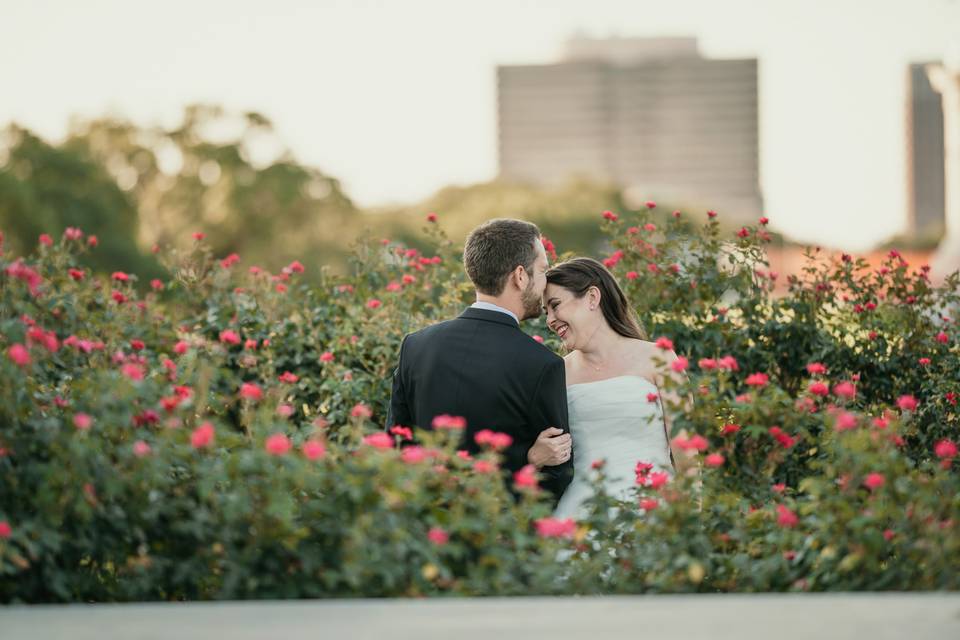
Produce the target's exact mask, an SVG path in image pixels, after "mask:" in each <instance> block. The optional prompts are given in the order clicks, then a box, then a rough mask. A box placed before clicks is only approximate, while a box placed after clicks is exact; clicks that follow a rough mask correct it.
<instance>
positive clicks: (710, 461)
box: [703, 453, 724, 467]
mask: <svg viewBox="0 0 960 640" xmlns="http://www.w3.org/2000/svg"><path fill="white" fill-rule="evenodd" d="M703 462H704V463H705V464H706V465H707V466H708V467H719V466H721V465H722V464H723V462H724V459H723V456H722V455H720V454H719V453H711V454H710V455H708V456H707V457H705V458H704V459H703Z"/></svg>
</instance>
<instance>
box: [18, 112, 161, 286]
mask: <svg viewBox="0 0 960 640" xmlns="http://www.w3.org/2000/svg"><path fill="white" fill-rule="evenodd" d="M137 225H138V220H137V208H136V204H135V202H134V200H133V199H132V198H131V197H130V196H129V195H127V194H125V193H124V192H123V191H122V190H121V189H120V188H118V187H117V184H116V182H115V181H114V179H113V178H112V177H111V176H110V175H109V174H108V173H107V172H106V171H105V170H104V169H103V167H102V166H101V165H99V164H98V163H97V162H96V161H95V160H94V159H93V158H91V157H90V156H89V154H86V153H84V152H83V150H82V149H76V148H68V147H54V146H51V145H49V144H47V143H46V142H44V141H43V140H41V139H40V138H38V137H37V136H35V135H33V134H32V133H31V132H29V131H27V130H26V129H23V128H20V127H18V126H16V125H10V126H8V127H7V128H6V129H4V130H3V131H2V133H0V229H2V230H3V231H4V233H5V234H6V235H7V238H8V241H9V244H10V245H11V248H12V249H13V251H14V252H16V253H25V252H28V251H30V250H32V249H33V247H34V246H36V243H37V238H38V237H39V235H40V234H41V233H47V234H50V235H52V236H53V237H54V238H57V239H58V238H59V236H60V234H62V233H63V230H64V229H66V228H67V227H79V228H80V229H82V230H83V231H84V232H86V233H87V234H93V235H96V236H97V238H98V240H99V241H100V246H99V249H98V250H97V251H96V252H93V253H92V254H90V255H87V256H85V257H84V260H85V261H86V263H87V264H88V265H90V266H91V267H93V268H95V269H99V270H108V269H124V270H129V271H136V272H139V273H140V274H141V275H142V276H152V275H156V274H157V273H159V265H158V264H157V263H156V261H155V260H153V258H152V256H147V255H144V254H143V253H141V251H140V250H139V249H138V248H137V244H136V234H137Z"/></svg>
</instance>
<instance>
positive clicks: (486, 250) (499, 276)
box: [463, 218, 540, 296]
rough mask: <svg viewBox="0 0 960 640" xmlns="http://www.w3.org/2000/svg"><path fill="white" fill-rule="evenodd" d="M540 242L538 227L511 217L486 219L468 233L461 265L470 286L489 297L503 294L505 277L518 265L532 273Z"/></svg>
mask: <svg viewBox="0 0 960 640" xmlns="http://www.w3.org/2000/svg"><path fill="white" fill-rule="evenodd" d="M539 239H540V229H538V228H537V225H535V224H533V223H531V222H525V221H523V220H514V219H512V218H495V219H493V220H488V221H487V222H484V223H483V224H482V225H480V226H479V227H477V228H476V229H474V230H473V231H471V232H470V235H469V236H467V243H466V244H465V245H464V247H463V266H464V267H465V268H466V270H467V276H468V277H469V278H470V281H471V282H473V286H474V287H476V289H477V291H479V292H480V293H483V294H486V295H489V296H498V295H500V294H501V293H503V288H504V286H505V285H506V283H507V276H508V275H509V274H510V272H512V271H513V270H514V269H516V268H517V266H523V268H524V269H526V270H527V271H529V272H532V271H533V263H534V262H536V260H537V249H536V245H535V242H536V241H537V240H539Z"/></svg>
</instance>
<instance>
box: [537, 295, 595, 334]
mask: <svg viewBox="0 0 960 640" xmlns="http://www.w3.org/2000/svg"><path fill="white" fill-rule="evenodd" d="M595 298H596V296H595V295H593V294H592V292H588V293H587V294H586V295H584V296H583V297H581V298H578V297H576V296H575V295H574V294H573V292H572V291H570V290H569V289H564V288H563V287H560V286H557V285H555V284H547V288H546V290H544V292H543V307H544V310H545V311H546V314H547V326H548V327H550V330H551V331H553V332H554V333H555V334H557V336H559V337H560V339H561V340H562V341H563V345H564V346H565V347H566V348H567V349H568V350H570V351H573V350H574V349H577V348H580V347H582V346H583V345H584V344H585V343H586V341H587V340H588V339H589V338H590V336H592V335H593V333H594V331H595V330H596V324H597V322H598V321H599V317H598V315H599V314H600V310H599V307H598V305H597V300H596V299H595ZM591 306H592V307H593V309H591Z"/></svg>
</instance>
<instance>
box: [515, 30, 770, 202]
mask: <svg viewBox="0 0 960 640" xmlns="http://www.w3.org/2000/svg"><path fill="white" fill-rule="evenodd" d="M497 75H498V85H499V105H498V111H499V134H500V139H499V157H500V173H501V176H502V177H504V178H508V179H515V180H526V181H532V182H536V183H556V182H559V181H563V180H565V179H567V178H569V177H571V176H573V175H582V176H588V177H593V178H596V179H599V180H606V181H612V182H615V183H616V184H618V185H620V186H621V187H623V188H624V189H625V190H626V193H627V194H628V196H630V195H633V196H635V199H636V200H639V201H642V200H645V199H648V198H649V199H654V200H662V201H664V202H669V203H671V204H676V205H681V206H686V207H690V208H693V207H702V208H712V209H717V210H721V211H724V212H725V213H729V214H730V215H731V217H737V218H745V219H747V218H752V217H756V216H757V215H759V214H760V213H761V211H762V196H761V193H760V181H759V153H758V147H759V135H758V108H757V61H756V60H755V59H745V60H708V59H704V58H703V57H701V56H700V55H699V53H698V51H697V43H696V40H695V39H693V38H624V39H620V38H616V39H606V40H591V39H585V38H574V39H573V40H571V41H570V42H569V43H568V48H567V55H566V56H565V58H564V59H563V60H562V61H560V62H558V63H555V64H545V65H523V66H518V65H511V66H501V67H499V68H498V70H497Z"/></svg>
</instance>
